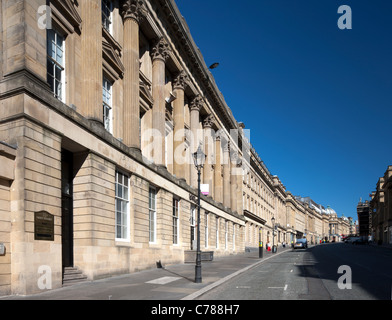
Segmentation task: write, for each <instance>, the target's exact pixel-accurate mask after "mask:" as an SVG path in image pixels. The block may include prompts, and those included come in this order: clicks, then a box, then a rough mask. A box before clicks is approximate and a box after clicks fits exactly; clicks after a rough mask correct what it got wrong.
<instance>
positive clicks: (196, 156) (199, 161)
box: [193, 146, 206, 169]
mask: <svg viewBox="0 0 392 320" xmlns="http://www.w3.org/2000/svg"><path fill="white" fill-rule="evenodd" d="M205 160H206V155H205V154H204V152H203V150H201V147H200V146H199V147H198V148H197V151H196V152H195V153H193V161H194V163H195V167H196V168H197V169H201V168H203V166H204V162H205Z"/></svg>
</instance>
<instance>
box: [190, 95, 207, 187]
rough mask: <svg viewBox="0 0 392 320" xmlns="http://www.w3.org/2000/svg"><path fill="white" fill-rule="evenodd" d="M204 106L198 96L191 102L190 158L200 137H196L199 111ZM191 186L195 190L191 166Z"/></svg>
mask: <svg viewBox="0 0 392 320" xmlns="http://www.w3.org/2000/svg"><path fill="white" fill-rule="evenodd" d="M203 104H204V101H203V98H202V97H201V96H200V95H198V96H196V97H195V98H194V99H193V100H192V102H191V146H190V149H191V150H190V151H191V156H192V154H193V153H194V152H196V150H197V148H198V146H199V143H200V137H199V136H198V129H199V121H200V120H199V118H200V109H201V108H202V106H203ZM191 186H192V187H194V188H197V170H196V168H195V166H194V165H193V164H192V165H191Z"/></svg>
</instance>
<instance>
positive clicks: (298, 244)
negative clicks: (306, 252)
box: [294, 238, 308, 249]
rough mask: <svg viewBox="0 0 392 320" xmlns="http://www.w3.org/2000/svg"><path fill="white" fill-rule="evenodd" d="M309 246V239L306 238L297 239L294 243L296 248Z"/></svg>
mask: <svg viewBox="0 0 392 320" xmlns="http://www.w3.org/2000/svg"><path fill="white" fill-rule="evenodd" d="M307 247H308V240H307V239H306V238H303V239H297V241H296V242H295V244H294V249H306V248H307Z"/></svg>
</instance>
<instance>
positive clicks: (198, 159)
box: [193, 145, 206, 283]
mask: <svg viewBox="0 0 392 320" xmlns="http://www.w3.org/2000/svg"><path fill="white" fill-rule="evenodd" d="M205 160H206V155H205V154H204V152H203V150H201V147H200V145H199V147H198V148H197V151H196V152H195V153H193V161H194V163H195V167H196V169H197V251H196V267H195V282H196V283H201V252H200V174H201V169H202V168H203V166H204V162H205Z"/></svg>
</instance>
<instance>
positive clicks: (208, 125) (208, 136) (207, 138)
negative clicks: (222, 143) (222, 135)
mask: <svg viewBox="0 0 392 320" xmlns="http://www.w3.org/2000/svg"><path fill="white" fill-rule="evenodd" d="M214 121H215V118H214V116H213V115H209V116H207V118H205V119H204V121H203V134H204V137H203V139H204V140H203V141H204V153H205V154H206V162H205V164H204V171H203V179H204V180H203V182H204V183H205V184H208V185H209V195H210V196H211V197H213V196H214V185H213V177H214V172H213V169H212V167H213V164H214V162H215V160H214V157H215V155H214V149H215V148H214V147H215V145H214V134H213V129H212V125H213V123H214Z"/></svg>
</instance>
